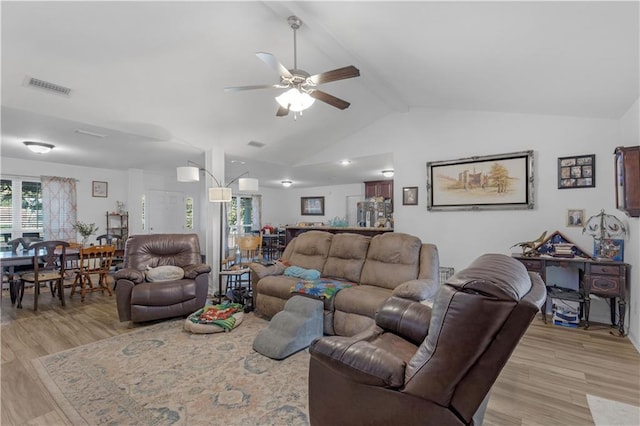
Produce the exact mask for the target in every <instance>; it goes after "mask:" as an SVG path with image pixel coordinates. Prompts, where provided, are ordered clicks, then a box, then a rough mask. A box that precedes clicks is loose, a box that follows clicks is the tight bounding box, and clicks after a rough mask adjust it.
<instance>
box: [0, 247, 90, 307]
mask: <svg viewBox="0 0 640 426" xmlns="http://www.w3.org/2000/svg"><path fill="white" fill-rule="evenodd" d="M56 251H57V250H56ZM43 254H44V253H41V252H38V253H36V251H35V250H34V249H31V250H16V251H0V268H1V269H2V274H3V275H5V274H6V275H8V276H9V294H10V296H11V304H14V303H15V301H16V295H17V294H16V290H17V289H16V286H15V280H14V279H13V276H14V274H15V272H16V266H18V267H19V266H31V265H33V257H34V256H36V255H37V256H41V255H43ZM79 257H80V250H78V249H76V248H67V249H66V250H65V262H70V261H74V260H78V259H79ZM60 297H61V298H62V299H63V298H64V294H61V295H60Z"/></svg>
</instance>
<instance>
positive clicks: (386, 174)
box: [382, 170, 393, 178]
mask: <svg viewBox="0 0 640 426" xmlns="http://www.w3.org/2000/svg"><path fill="white" fill-rule="evenodd" d="M382 176H384V177H386V178H390V177H393V170H383V171H382Z"/></svg>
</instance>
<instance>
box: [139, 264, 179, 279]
mask: <svg viewBox="0 0 640 426" xmlns="http://www.w3.org/2000/svg"><path fill="white" fill-rule="evenodd" d="M145 275H146V276H147V281H149V282H152V283H157V282H161V281H175V280H181V279H182V278H184V269H182V268H181V267H179V266H172V265H164V266H158V267H157V268H152V267H150V266H147V270H146V271H145Z"/></svg>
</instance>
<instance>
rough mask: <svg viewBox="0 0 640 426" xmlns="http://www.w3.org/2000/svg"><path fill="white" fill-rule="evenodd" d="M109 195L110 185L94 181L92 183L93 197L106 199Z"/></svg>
mask: <svg viewBox="0 0 640 426" xmlns="http://www.w3.org/2000/svg"><path fill="white" fill-rule="evenodd" d="M108 195H109V184H108V183H107V182H100V181H98V180H94V181H93V183H92V189H91V196H92V197H102V198H106V197H107V196H108Z"/></svg>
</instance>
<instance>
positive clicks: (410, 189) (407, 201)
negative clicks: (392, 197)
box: [402, 186, 418, 206]
mask: <svg viewBox="0 0 640 426" xmlns="http://www.w3.org/2000/svg"><path fill="white" fill-rule="evenodd" d="M402 205H403V206H416V205H418V187H417V186H405V187H404V188H402Z"/></svg>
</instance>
